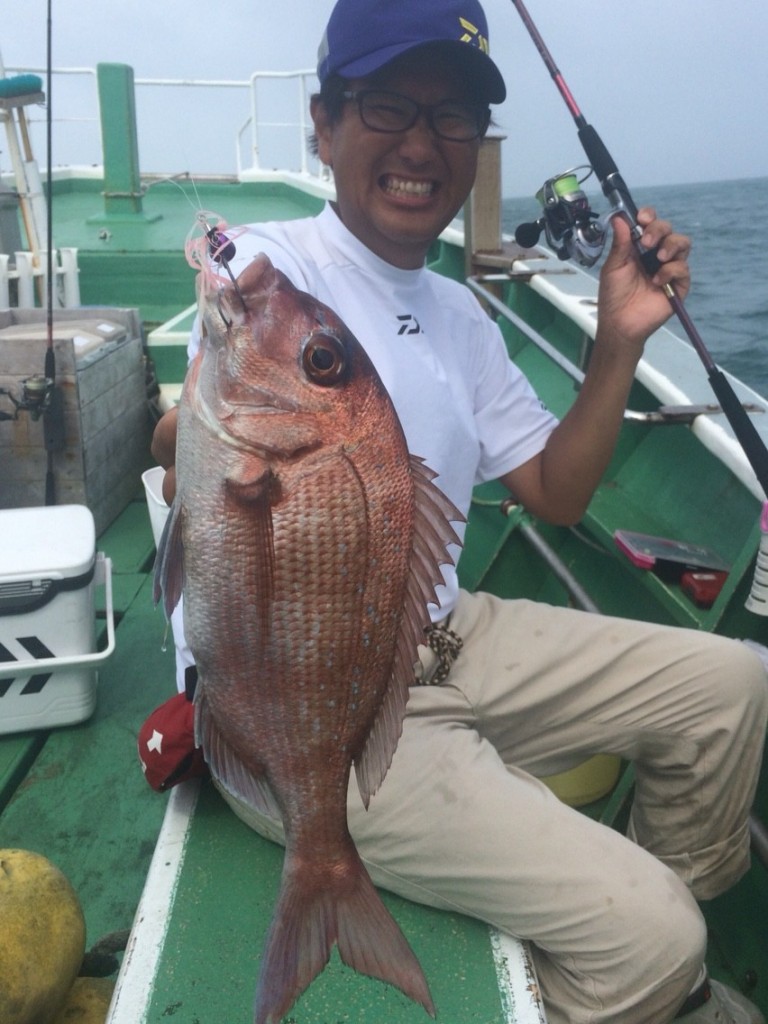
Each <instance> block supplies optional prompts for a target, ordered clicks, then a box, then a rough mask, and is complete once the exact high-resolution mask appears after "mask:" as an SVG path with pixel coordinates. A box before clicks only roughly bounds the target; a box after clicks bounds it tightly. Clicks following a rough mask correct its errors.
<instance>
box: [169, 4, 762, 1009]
mask: <svg viewBox="0 0 768 1024" xmlns="http://www.w3.org/2000/svg"><path fill="white" fill-rule="evenodd" d="M487 35H488V33H487V27H486V21H485V17H484V14H483V12H482V10H481V8H480V7H479V5H478V3H477V0H419V2H418V3H414V2H413V0H338V3H337V4H336V6H335V8H334V10H333V12H332V14H331V18H330V21H329V23H328V27H327V31H326V34H325V37H324V39H323V43H322V45H321V49H320V63H319V69H318V71H319V77H320V81H321V92H320V94H319V95H318V96H315V97H313V99H312V107H311V109H312V117H313V120H314V125H315V133H316V134H315V139H316V145H317V151H318V153H319V156H320V158H321V160H322V161H323V163H325V164H326V165H328V166H329V167H330V168H331V169H332V170H333V174H334V179H335V183H336V190H337V199H336V201H335V202H334V203H332V204H330V205H328V206H327V207H326V208H325V210H324V211H323V212H322V213H321V214H320V215H319V216H318V217H317V218H313V219H309V220H305V221H295V222H287V223H281V224H270V225H258V224H257V225H251V226H250V227H248V228H246V229H245V230H244V231H243V232H242V233H238V236H237V239H236V246H237V256H236V258H235V260H234V261H233V268H234V269H235V271H237V270H239V269H241V268H242V266H243V265H244V264H245V263H246V262H247V261H248V260H250V259H251V258H253V256H254V255H255V253H257V252H259V251H264V252H266V253H267V255H268V256H269V257H270V258H271V259H272V261H273V263H275V265H276V266H278V267H279V268H280V269H281V270H283V271H284V272H285V273H287V274H288V276H289V277H290V278H291V280H292V281H293V282H294V283H295V284H296V285H297V286H299V287H300V288H303V289H305V290H307V291H309V292H311V293H313V294H315V295H316V296H317V297H318V298H319V299H321V300H322V301H323V302H325V303H327V304H328V305H329V306H331V307H333V308H335V309H336V310H337V312H338V313H339V314H340V315H341V316H342V318H343V319H344V320H345V321H346V323H347V324H348V326H349V327H350V328H351V330H352V331H353V333H354V334H355V335H356V336H357V337H358V338H359V339H360V340H361V342H362V343H363V344H364V345H365V346H366V349H367V350H368V352H369V354H370V355H371V357H372V359H373V361H374V363H375V364H376V366H377V369H378V370H379V373H380V375H381V376H382V379H383V380H384V383H385V384H386V386H387V388H388V390H389V392H390V395H391V396H392V399H393V402H394V404H395V407H396V409H397V410H398V413H399V415H400V418H401V420H402V423H403V427H404V430H405V433H406V437H407V439H408V443H409V447H410V449H411V451H413V452H414V453H416V454H418V455H421V456H422V457H424V458H425V459H426V461H427V463H428V464H429V465H430V466H431V467H432V468H433V469H435V470H436V471H437V473H438V477H437V483H438V484H439V485H440V486H441V487H442V488H443V489H444V490H445V491H446V493H447V494H448V495H449V496H450V497H451V498H452V500H453V501H454V502H455V503H456V504H457V505H458V507H459V508H461V509H464V510H466V509H467V507H468V503H469V498H470V492H471V488H472V486H473V484H474V483H475V482H477V481H479V480H486V479H491V478H499V479H501V480H502V481H503V482H504V483H505V484H506V486H507V487H508V488H509V490H510V491H511V492H512V494H513V495H514V496H515V497H516V499H517V500H519V501H520V502H522V503H523V504H524V505H525V507H526V508H527V509H529V510H530V511H531V512H532V513H534V514H535V515H537V516H540V517H542V518H544V519H546V520H548V521H550V522H555V523H563V524H565V523H573V522H576V521H577V520H578V519H579V518H580V517H581V515H582V514H583V512H584V510H585V508H586V506H587V504H588V502H589V500H590V497H591V495H592V492H593V490H594V488H595V486H596V485H597V483H598V481H599V480H600V477H601V475H602V473H603V472H604V470H605V468H606V466H607V463H608V460H609V458H610V456H611V452H612V450H613V446H614V443H615V440H616V437H617V435H618V431H619V428H620V425H621V420H622V413H623V410H624V407H625V402H626V399H627V395H628V392H629V389H630V386H631V383H632V380H633V375H634V371H635V368H636V365H637V362H638V360H639V358H640V355H641V353H642V349H643V344H644V342H645V340H646V338H647V337H648V336H649V335H650V334H651V333H652V332H653V331H654V330H656V329H657V328H658V327H659V326H661V324H662V323H663V322H664V321H665V320H666V319H667V317H668V316H669V314H670V307H669V303H668V301H667V298H666V296H665V294H664V291H663V286H664V285H665V284H667V283H671V284H673V285H674V287H675V289H676V290H677V292H678V293H679V294H680V295H681V296H682V295H685V293H686V292H687V290H688V285H689V273H688V266H687V254H688V249H689V245H688V240H687V239H686V238H684V237H682V236H680V235H677V234H675V233H673V232H672V231H671V229H670V226H669V225H668V224H667V223H666V222H664V221H661V220H659V219H657V218H656V217H655V214H654V213H653V211H650V210H644V211H641V214H640V216H639V220H640V223H641V225H642V226H643V232H644V233H643V239H642V241H643V244H644V245H646V246H647V247H649V248H653V247H655V246H658V247H659V258H660V260H661V262H662V266H661V268H660V270H659V271H658V273H657V274H656V276H655V277H654V278H653V280H649V279H648V278H647V277H646V276H645V275H644V274H643V272H642V271H641V269H640V268H639V265H638V263H637V260H636V258H635V254H634V250H633V247H632V243H631V239H630V232H629V228H628V225H627V224H626V223H625V222H624V221H623V220H621V219H618V218H616V219H615V220H614V225H613V230H614V239H613V245H612V249H611V252H610V254H609V256H608V259H607V261H606V263H605V266H604V269H603V271H602V274H601V281H600V291H599V305H598V309H599V318H598V329H597V337H596V339H595V345H594V350H593V354H592V357H591V361H590V366H589V370H588V373H587V376H586V380H585V382H584V386H583V387H582V388H581V390H580V392H579V394H578V396H577V398H576V401H575V402H574V405H573V407H572V408H571V409H570V410H569V412H568V413H567V414H566V416H565V417H564V418H563V420H562V422H560V423H557V421H556V420H555V419H554V418H553V417H552V416H551V415H550V414H549V413H548V412H547V411H546V410H544V409H543V408H542V407H541V405H540V403H539V402H538V401H537V399H536V397H535V395H534V394H533V392H532V391H531V389H530V386H529V385H528V383H527V382H526V381H525V379H524V378H523V377H522V375H521V374H520V373H519V372H518V371H517V370H516V369H515V367H514V366H513V365H512V364H511V363H510V362H509V360H508V359H507V358H506V354H505V350H504V347H503V343H502V341H501V338H500V335H499V333H498V331H497V329H496V327H495V325H494V324H493V323H492V322H491V321H490V319H489V318H487V317H486V316H485V314H484V313H483V312H482V311H481V310H480V308H479V307H478V306H477V304H476V303H475V301H474V299H473V298H472V297H471V296H470V294H469V293H468V291H467V290H466V289H464V288H463V287H462V286H460V285H456V284H455V283H452V282H448V281H446V280H445V279H443V278H438V277H437V276H436V275H434V274H432V273H430V272H428V271H427V270H425V268H424V260H425V257H426V255H427V252H428V249H429V247H430V245H431V244H432V243H433V241H434V240H435V239H436V237H437V236H438V234H439V233H440V232H441V231H442V229H443V228H444V227H445V226H446V225H447V224H448V223H449V222H450V221H451V219H452V218H453V217H454V216H455V215H456V213H457V212H458V211H459V209H460V208H461V206H462V204H463V202H464V200H465V199H466V197H467V195H468V193H469V190H470V188H471V186H472V184H473V181H474V176H475V170H476V162H477V154H478V148H479V145H480V139H481V137H482V135H483V134H484V132H485V130H486V128H487V125H488V104H489V103H499V102H501V101H502V100H503V99H504V96H505V87H504V83H503V80H502V78H501V75H500V73H499V71H498V69H497V68H496V66H495V65H494V64H493V62H492V61H491V59H490V57H489V56H488V49H487ZM404 313H408V314H409V315H410V316H412V317H413V321H412V322H413V323H415V324H418V326H419V332H418V333H417V334H413V335H411V334H409V335H408V336H407V337H405V338H403V336H401V335H399V331H398V329H399V327H400V324H401V321H400V320H398V315H400V314H404ZM195 345H196V341H195V340H194V339H193V343H192V346H191V348H192V350H194V348H195ZM174 430H175V420H174V417H173V416H172V415H171V416H169V417H168V419H167V420H165V421H163V422H162V423H161V424H160V426H159V427H158V432H157V435H156V440H155V452H156V455H157V457H158V460H159V461H161V462H162V463H163V464H165V465H168V466H171V465H172V463H173V444H174ZM168 483H169V489H171V490H172V485H173V477H172V475H170V476H169V478H168ZM440 602H441V606H440V608H439V609H435V614H434V616H433V618H434V620H435V622H436V623H438V632H440V631H442V635H443V638H444V639H445V640H446V642H448V643H450V642H451V640H455V639H456V637H460V638H461V641H462V646H461V650H460V653H459V654H458V656H457V657H456V659H455V662H454V663H453V665H452V666H451V667H450V672H449V673H448V675H447V677H444V678H443V673H440V679H441V681H440V682H439V683H436V682H435V681H434V679H436V678H438V677H434V676H433V675H432V673H433V669H434V666H435V661H436V657H435V655H434V654H433V653H432V652H431V651H428V650H425V653H424V657H423V659H422V682H423V683H425V684H428V683H431V685H414V686H413V687H412V691H411V697H410V700H409V704H408V709H407V714H406V720H405V724H404V729H403V735H402V738H401V740H400V743H399V746H398V749H397V751H396V753H395V757H394V760H393V763H392V766H391V768H390V770H389V773H388V775H387V777H386V779H385V781H384V783H383V785H382V787H381V790H380V791H379V793H377V795H376V796H375V798H374V799H373V801H372V802H371V806H370V809H369V811H368V812H367V813H366V812H365V811H364V810H363V808H362V806H361V804H360V801H359V797H357V796H356V795H355V794H353V795H352V797H351V799H350V802H349V817H350V827H351V831H352V834H353V836H354V838H355V841H356V844H357V846H358V848H359V850H360V853H361V855H362V856H363V859H364V860H365V862H366V864H367V866H368V868H369V870H370V873H371V875H372V877H373V879H374V881H375V882H377V883H378V884H380V885H382V886H384V887H386V888H389V889H391V890H393V891H396V892H399V893H401V894H402V895H404V896H406V897H409V898H411V899H414V900H417V901H421V902H424V903H427V904H430V905H433V906H437V907H445V908H449V909H452V910H459V911H461V912H463V913H466V914H470V915H473V916H475V917H478V918H481V919H482V920H485V921H488V922H490V923H492V924H494V925H495V926H497V927H498V928H500V929H502V930H505V931H507V932H509V933H510V934H513V935H516V936H520V937H522V938H526V939H529V940H531V942H532V944H533V951H534V957H535V962H536V968H537V972H538V976H539V981H540V984H541V989H542V993H543V996H544V1002H545V1006H546V1010H547V1014H548V1018H549V1020H550V1021H551V1022H552V1024H560V1022H566V1021H567V1022H571V1024H573V1022H591V1024H596V1022H601V1021H605V1022H607V1021H616V1022H619V1021H620V1022H622V1024H632V1022H637V1024H641V1022H642V1024H649V1022H650V1024H655V1022H658V1024H663V1022H667V1021H670V1020H672V1019H674V1018H675V1017H676V1015H680V1014H682V1015H683V1016H681V1019H683V1020H687V1021H689V1022H690V1024H698V1022H704V1021H712V1022H714V1021H720V1022H724V1024H726V1022H739V1024H741V1022H747V1021H762V1020H763V1018H762V1016H761V1015H760V1014H759V1012H758V1011H757V1010H756V1008H754V1007H752V1006H751V1004H749V1003H748V1002H747V1001H746V1000H745V999H744V998H743V997H741V996H739V995H737V994H736V993H733V992H731V991H730V990H728V989H726V988H725V987H724V986H718V985H715V984H714V983H713V985H712V986H710V984H709V982H708V980H707V977H706V971H705V969H704V967H703V962H704V952H705V943H706V935H705V928H704V924H703V919H702V916H701V914H700V911H699V909H698V907H697V904H696V902H695V899H694V897H696V898H700V899H708V898H711V897H713V896H715V895H717V894H718V893H720V892H722V891H723V890H724V889H726V888H727V887H728V886H730V885H731V884H733V883H734V882H735V881H736V880H737V879H738V878H739V877H740V876H741V874H743V872H744V871H745V870H746V868H747V865H748V858H749V836H748V830H747V815H748V812H749V808H750V804H751V801H752V797H753V794H754V787H755V784H756V777H757V772H758V770H759V765H760V761H761V754H762V745H763V740H764V735H765V722H766V716H767V715H768V685H767V684H766V679H765V672H764V670H763V668H762V665H761V663H760V662H759V660H758V659H757V658H756V657H755V655H754V654H753V653H752V652H751V651H749V650H748V649H747V648H746V647H745V646H744V645H742V644H738V643H735V642H732V641H728V640H724V639H722V638H717V637H712V636H707V635H701V634H699V633H695V632H689V631H682V630H675V629H665V628H661V627H658V626H652V625H647V624H642V623H634V622H624V621H621V620H616V619H608V618H600V617H597V616H591V615H585V614H582V613H579V612H575V611H572V610H569V609H563V608H549V607H547V606H544V605H540V604H532V603H529V602H524V601H515V602H511V601H509V602H508V601H500V600H498V599H496V598H493V597H490V596H489V595H482V594H478V595H468V594H465V593H461V592H459V589H458V585H457V582H456V577H455V573H451V572H447V573H446V582H445V587H444V588H443V590H442V592H441V594H440ZM449 615H450V621H449V622H448V621H447V617H448V616H449ZM457 647H458V641H456V647H454V653H455V651H456V649H457ZM449 661H450V659H449ZM597 751H602V752H615V753H617V754H620V755H622V756H625V757H628V758H631V759H632V760H634V762H635V764H636V771H637V787H636V800H635V806H634V809H633V812H632V819H631V823H630V835H631V837H632V839H633V840H634V842H632V841H630V840H629V839H627V838H625V837H623V836H621V835H619V834H618V833H616V832H614V831H612V830H609V829H606V828H604V827H602V826H600V825H598V824H596V823H594V822H592V821H591V820H589V819H588V818H586V817H585V816H583V815H580V814H578V813H577V812H575V811H573V810H571V809H569V808H567V807H565V806H564V805H563V804H561V803H560V802H559V801H557V800H556V799H555V798H554V797H553V796H552V795H551V793H550V792H549V791H548V790H547V789H546V788H545V787H544V786H543V785H542V784H541V783H540V782H539V781H538V780H537V776H542V775H546V774H550V773H552V772H556V771H559V770H562V769H563V768H565V767H567V766H569V765H571V764H573V763H574V762H575V761H577V760H579V759H582V758H584V757H586V756H588V755H589V754H590V753H593V752H597ZM233 803H234V801H233ZM239 810H240V813H242V814H243V815H244V816H245V817H247V819H248V820H249V822H250V823H251V824H253V825H254V827H256V828H258V829H259V830H260V831H262V832H264V833H265V834H267V835H270V836H272V837H278V838H279V835H280V830H279V824H278V823H275V822H273V821H271V820H268V819H266V818H264V817H263V816H260V815H259V814H254V813H252V812H250V811H249V810H247V809H244V808H240V809H239Z"/></svg>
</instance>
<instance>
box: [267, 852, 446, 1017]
mask: <svg viewBox="0 0 768 1024" xmlns="http://www.w3.org/2000/svg"><path fill="white" fill-rule="evenodd" d="M346 867H347V870H346V871H345V872H343V873H339V874H340V876H341V877H338V876H337V877H336V878H334V879H332V880H331V879H327V880H324V881H323V886H322V890H321V891H318V889H317V887H313V890H312V891H311V892H308V891H307V890H306V887H305V886H304V887H302V886H301V885H300V884H299V883H297V881H296V880H295V879H292V877H291V871H290V866H289V864H288V859H286V868H287V871H286V872H284V875H283V885H282V889H281V892H280V896H279V899H278V902H277V906H276V908H275V915H274V917H273V920H272V924H271V926H270V930H269V934H268V936H267V940H266V945H265V951H264V956H263V958H262V962H261V971H260V974H259V983H258V988H257V993H256V1012H255V1024H278V1021H280V1020H281V1018H282V1017H284V1016H285V1014H286V1013H287V1012H288V1010H289V1009H290V1008H291V1006H292V1005H293V1003H294V1002H295V1001H296V999H297V998H298V997H299V996H300V995H301V993H302V992H303V991H304V990H305V989H306V988H307V987H308V986H309V984H310V983H311V982H312V980H313V979H314V978H315V977H317V975H318V974H320V972H321V971H322V970H323V968H324V967H325V966H326V964H327V963H328V960H329V958H330V955H331V950H332V948H333V945H334V943H337V944H338V947H339V955H340V956H341V959H342V961H343V962H344V963H345V964H347V966H348V967H352V968H354V970H356V971H359V972H360V973H361V974H367V975H369V976H370V977H372V978H377V979H378V980H380V981H384V982H387V983H388V984H390V985H394V986H396V987H397V988H399V989H400V990H401V991H402V992H404V993H405V995H407V996H408V997H409V998H410V999H413V1000H414V1002H417V1003H421V1005H422V1006H423V1007H424V1009H425V1010H426V1011H427V1013H429V1014H430V1016H432V1017H434V1016H435V1007H434V1003H433V1002H432V997H431V996H430V993H429V987H428V985H427V981H426V979H425V977H424V974H423V972H422V969H421V967H420V965H419V962H418V960H417V959H416V955H415V954H414V952H413V950H412V949H411V947H410V946H409V945H408V942H407V940H406V938H405V936H404V935H403V933H402V932H401V931H400V928H399V927H398V925H397V924H396V922H395V920H394V918H393V917H392V916H391V914H390V913H389V911H388V910H387V908H386V907H385V906H384V904H383V903H382V901H381V898H380V896H379V894H378V893H377V892H376V889H375V888H374V885H373V883H372V882H371V879H370V877H369V875H368V872H367V871H366V870H365V867H364V865H363V863H362V861H361V860H360V858H359V857H358V855H357V853H356V851H354V850H353V851H352V857H351V858H350V860H349V862H348V864H347V865H346Z"/></svg>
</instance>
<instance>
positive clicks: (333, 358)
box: [301, 332, 348, 387]
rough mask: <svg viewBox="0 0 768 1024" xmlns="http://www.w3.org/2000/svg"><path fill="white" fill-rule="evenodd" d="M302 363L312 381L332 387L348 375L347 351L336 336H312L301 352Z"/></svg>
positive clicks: (319, 333)
mask: <svg viewBox="0 0 768 1024" xmlns="http://www.w3.org/2000/svg"><path fill="white" fill-rule="evenodd" d="M301 363H302V366H303V368H304V373H305V374H306V375H307V377H308V378H309V379H310V380H311V381H313V382H314V383H315V384H320V385H321V386H322V387H330V386H332V385H333V384H338V383H339V381H341V380H343V379H344V378H345V377H346V375H347V368H348V366H347V364H348V361H347V350H346V348H345V347H344V343H343V342H342V340H341V338H338V337H336V335H335V334H324V333H322V332H318V333H317V334H310V336H309V337H308V338H307V340H306V341H305V342H304V346H303V348H302V351H301Z"/></svg>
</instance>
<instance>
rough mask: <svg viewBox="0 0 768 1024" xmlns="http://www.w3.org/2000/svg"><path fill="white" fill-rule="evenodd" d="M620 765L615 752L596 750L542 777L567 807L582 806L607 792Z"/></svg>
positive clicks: (614, 780) (614, 781) (615, 778)
mask: <svg viewBox="0 0 768 1024" xmlns="http://www.w3.org/2000/svg"><path fill="white" fill-rule="evenodd" d="M620 767H621V759H620V758H618V757H616V755H615V754H595V756H594V757H590V758H589V760H587V761H584V762H582V764H578V765H576V767H575V768H571V769H570V770H569V771H567V772H559V773H558V774H557V775H549V776H547V777H546V778H544V779H542V780H541V781H542V782H543V783H544V784H545V785H547V786H548V787H549V788H550V789H551V790H552V792H553V793H554V794H555V796H556V797H558V798H559V799H560V800H562V801H563V803H565V804H568V805H569V807H582V806H583V805H584V804H591V803H593V802H594V801H595V800H599V799H600V798H601V797H604V796H605V795H606V794H607V793H610V791H611V790H612V789H613V787H614V786H615V785H616V781H617V779H618V777H619V770H620Z"/></svg>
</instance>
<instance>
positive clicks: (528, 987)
mask: <svg viewBox="0 0 768 1024" xmlns="http://www.w3.org/2000/svg"><path fill="white" fill-rule="evenodd" d="M490 939H491V950H492V952H493V960H494V963H495V965H496V977H497V978H498V982H499V994H500V996H501V1006H502V1013H503V1015H504V1020H505V1021H506V1024H547V1018H546V1014H545V1013H544V1006H543V1004H542V1001H541V993H540V992H539V983H538V980H537V978H536V971H535V968H534V966H533V960H532V959H531V951H530V948H529V946H528V943H527V942H521V941H520V939H513V938H512V937H511V936H509V935H505V934H504V933H503V932H500V931H497V930H496V929H495V928H491V929H490Z"/></svg>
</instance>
